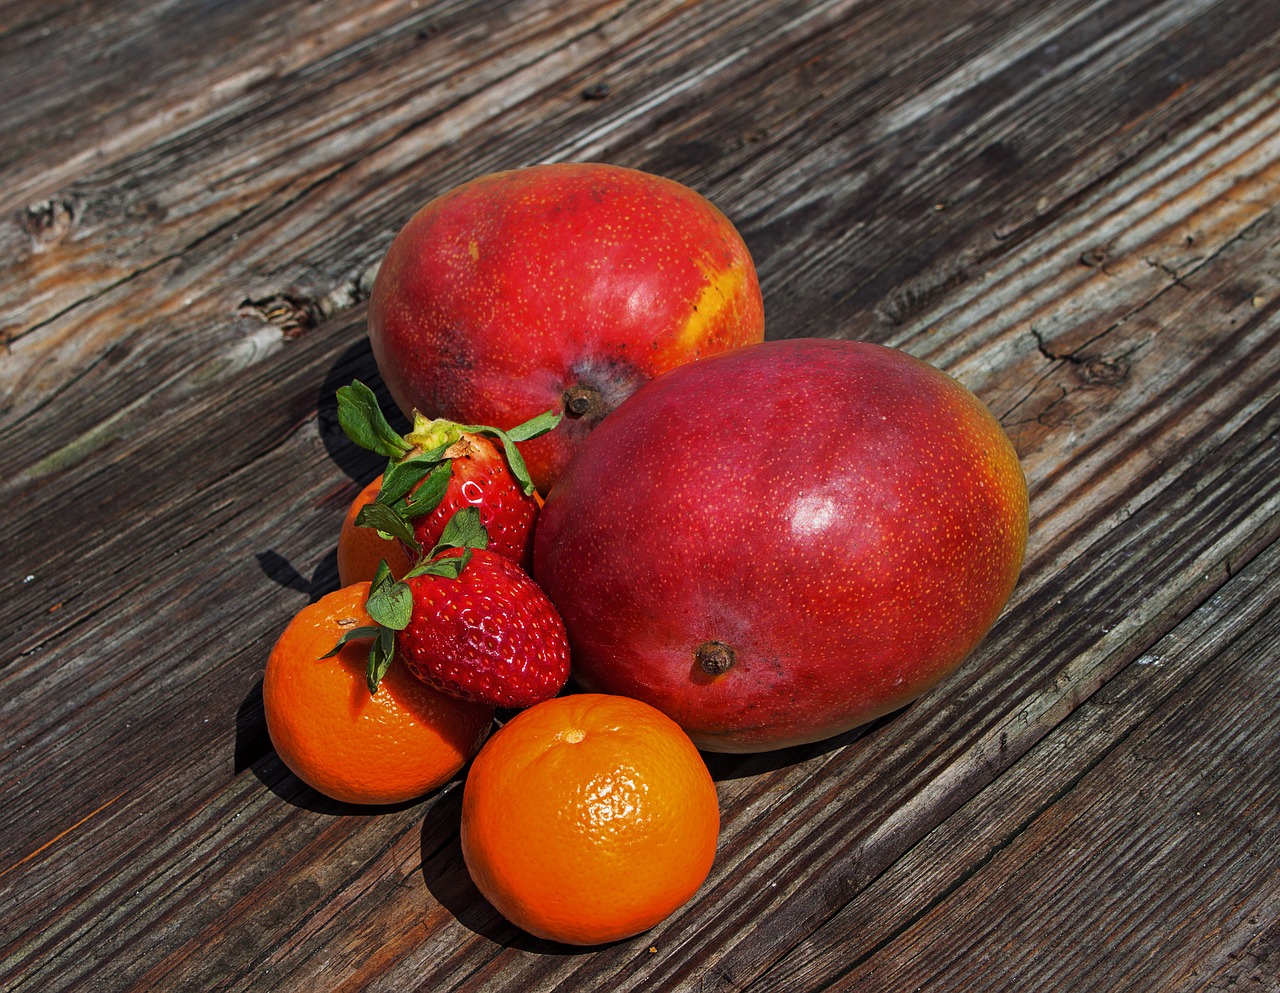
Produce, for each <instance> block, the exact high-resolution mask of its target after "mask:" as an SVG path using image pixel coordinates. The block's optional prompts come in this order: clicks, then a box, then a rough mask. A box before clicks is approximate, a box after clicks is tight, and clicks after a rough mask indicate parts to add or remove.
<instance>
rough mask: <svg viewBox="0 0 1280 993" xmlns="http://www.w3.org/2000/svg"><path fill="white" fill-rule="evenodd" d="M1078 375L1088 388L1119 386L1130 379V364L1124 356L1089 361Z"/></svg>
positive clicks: (1081, 367)
mask: <svg viewBox="0 0 1280 993" xmlns="http://www.w3.org/2000/svg"><path fill="white" fill-rule="evenodd" d="M1078 374H1079V376H1080V382H1082V383H1084V384H1085V385H1086V386H1119V385H1120V384H1121V383H1123V382H1124V381H1125V380H1126V379H1128V378H1129V362H1128V360H1127V359H1125V358H1124V357H1123V356H1117V357H1116V358H1114V359H1106V358H1096V359H1089V360H1088V361H1086V362H1084V363H1083V364H1082V365H1081V366H1080V369H1079V373H1078Z"/></svg>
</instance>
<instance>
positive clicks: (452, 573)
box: [404, 548, 471, 579]
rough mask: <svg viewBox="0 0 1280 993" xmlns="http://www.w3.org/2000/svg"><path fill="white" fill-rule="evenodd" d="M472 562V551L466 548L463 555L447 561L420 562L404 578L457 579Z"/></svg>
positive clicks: (428, 560)
mask: <svg viewBox="0 0 1280 993" xmlns="http://www.w3.org/2000/svg"><path fill="white" fill-rule="evenodd" d="M470 561H471V549H470V548H464V549H463V550H462V554H461V555H454V556H450V557H449V558H447V559H427V560H426V561H425V562H420V563H419V564H418V565H416V566H414V567H413V568H412V569H410V570H409V571H408V572H406V573H405V574H404V578H405V579H410V578H412V577H414V576H440V577H442V578H444V579H457V578H458V577H459V576H460V575H462V570H463V569H465V568H466V567H467V563H468V562H470Z"/></svg>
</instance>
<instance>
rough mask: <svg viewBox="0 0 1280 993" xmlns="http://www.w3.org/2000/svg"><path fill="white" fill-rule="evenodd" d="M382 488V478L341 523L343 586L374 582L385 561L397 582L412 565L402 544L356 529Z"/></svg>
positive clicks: (340, 576)
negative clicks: (375, 574)
mask: <svg viewBox="0 0 1280 993" xmlns="http://www.w3.org/2000/svg"><path fill="white" fill-rule="evenodd" d="M381 488H382V477H381V476H379V477H378V478H377V479H375V480H374V481H373V482H371V483H370V484H369V485H368V486H366V487H365V488H364V489H362V490H361V491H360V492H359V493H358V494H356V498H355V499H354V500H352V501H351V506H350V507H349V508H348V509H347V516H346V518H345V519H344V520H343V521H342V530H341V531H340V532H338V582H339V584H340V585H342V586H350V585H352V584H353V583H368V582H371V581H372V580H373V576H374V573H376V572H377V571H378V563H379V562H381V561H382V560H383V559H386V561H387V565H388V566H389V567H390V568H391V574H392V575H393V576H395V577H396V579H399V578H400V577H401V576H403V575H404V574H405V573H406V572H408V571H409V568H410V567H411V566H412V565H413V562H412V560H411V559H410V557H409V553H408V551H406V550H405V547H404V546H403V545H402V544H400V542H398V541H396V540H394V539H391V538H383V537H382V536H381V535H379V534H378V531H377V529H376V528H362V527H357V526H356V515H357V514H359V513H360V510H361V508H362V507H364V506H365V505H366V504H370V503H373V501H374V500H375V499H377V496H378V491H379V490H380V489H381ZM331 647H332V646H331Z"/></svg>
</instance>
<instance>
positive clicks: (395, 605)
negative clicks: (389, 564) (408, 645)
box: [364, 582, 413, 631]
mask: <svg viewBox="0 0 1280 993" xmlns="http://www.w3.org/2000/svg"><path fill="white" fill-rule="evenodd" d="M364 609H365V610H367V611H368V612H369V616H370V617H372V618H373V619H374V620H375V621H377V622H378V624H380V625H381V626H382V627H384V628H390V629H391V630H392V631H403V630H404V629H405V628H407V627H408V626H409V619H410V618H411V617H412V616H413V593H412V592H411V591H410V590H409V587H408V586H406V585H405V584H404V583H403V582H392V583H383V584H382V585H381V586H379V587H378V588H377V589H376V590H371V591H370V593H369V599H368V600H367V601H366V602H365V607H364Z"/></svg>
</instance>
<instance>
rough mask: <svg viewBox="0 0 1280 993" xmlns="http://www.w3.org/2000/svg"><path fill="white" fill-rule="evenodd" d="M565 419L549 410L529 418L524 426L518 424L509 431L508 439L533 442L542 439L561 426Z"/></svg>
mask: <svg viewBox="0 0 1280 993" xmlns="http://www.w3.org/2000/svg"><path fill="white" fill-rule="evenodd" d="M563 418H564V415H563V414H559V413H557V412H556V411H554V410H548V411H547V412H546V413H545V414H539V415H538V416H537V417H531V418H529V420H527V421H525V422H524V423H523V424H517V425H516V426H515V427H513V428H511V429H510V430H509V431H507V437H508V438H510V439H511V440H512V441H532V440H533V439H534V438H540V437H542V436H543V435H544V434H546V433H547V432H548V431H550V430H551V429H552V428H554V427H555V426H556V425H557V424H559V423H560V421H561V420H562V419H563Z"/></svg>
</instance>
